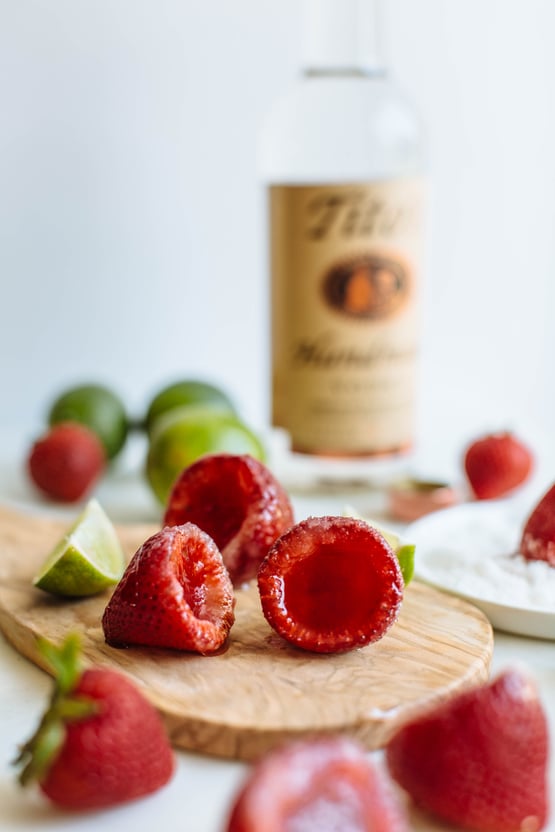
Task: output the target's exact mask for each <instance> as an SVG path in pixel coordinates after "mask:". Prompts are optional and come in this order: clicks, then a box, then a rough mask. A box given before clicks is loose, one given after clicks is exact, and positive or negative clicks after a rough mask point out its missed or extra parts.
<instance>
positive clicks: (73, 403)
mask: <svg viewBox="0 0 555 832" xmlns="http://www.w3.org/2000/svg"><path fill="white" fill-rule="evenodd" d="M48 421H49V424H50V425H56V424H59V422H81V424H83V425H86V426H87V427H88V428H90V429H91V430H92V431H93V432H94V433H96V435H97V436H98V438H99V439H100V441H101V442H102V444H103V445H104V449H105V451H106V455H107V456H108V458H109V459H113V458H114V457H115V456H116V455H117V454H118V453H119V451H120V450H121V449H122V448H123V445H124V443H125V440H126V438H127V432H128V430H129V422H128V419H127V416H126V413H125V408H124V406H123V404H122V402H121V401H120V399H119V398H118V396H116V394H115V393H113V392H112V391H111V390H109V389H108V388H107V387H104V386H102V385H100V384H83V385H81V386H80V387H72V388H71V389H69V390H66V391H65V392H63V393H62V394H61V395H60V396H58V398H57V399H56V400H55V402H54V403H53V405H52V406H51V408H50V413H49V415H48Z"/></svg>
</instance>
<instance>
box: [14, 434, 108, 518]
mask: <svg viewBox="0 0 555 832" xmlns="http://www.w3.org/2000/svg"><path fill="white" fill-rule="evenodd" d="M105 466H106V455H105V452H104V448H103V446H102V443H101V441H100V439H99V438H98V437H97V436H96V434H95V433H93V432H92V431H91V430H89V428H86V427H85V426H84V425H79V424H77V423H76V422H62V423H60V424H59V425H55V426H54V427H53V428H51V429H50V430H49V431H48V433H46V434H45V435H44V436H42V437H41V438H40V439H38V440H37V441H36V442H35V443H34V445H33V447H32V448H31V451H30V453H29V456H28V459H27V468H28V471H29V475H30V477H31V479H32V481H33V482H34V484H35V485H36V486H37V488H39V489H40V491H42V492H43V494H46V496H48V497H50V498H52V499H54V500H60V501H62V502H67V503H73V502H76V501H77V500H80V499H81V498H82V497H84V496H85V495H86V494H87V493H89V492H90V491H91V489H92V488H93V486H94V485H95V484H96V482H97V480H98V478H99V477H100V475H101V474H102V472H103V471H104V468H105Z"/></svg>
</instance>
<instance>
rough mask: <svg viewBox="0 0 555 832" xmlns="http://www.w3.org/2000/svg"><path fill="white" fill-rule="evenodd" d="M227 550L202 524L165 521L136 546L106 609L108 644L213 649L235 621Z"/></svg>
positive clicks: (198, 649) (205, 650)
mask: <svg viewBox="0 0 555 832" xmlns="http://www.w3.org/2000/svg"><path fill="white" fill-rule="evenodd" d="M234 605H235V598H234V595H233V586H232V584H231V581H230V578H229V575H228V573H227V570H226V568H225V566H224V564H223V561H222V556H221V554H220V552H219V550H218V548H217V547H216V544H215V543H214V541H213V540H212V539H211V538H210V537H209V536H208V535H207V534H206V533H205V532H203V531H202V530H201V529H199V528H198V526H195V525H194V524H193V523H185V524H184V525H182V526H172V527H169V526H166V527H165V528H163V529H162V530H161V531H159V532H158V533H157V534H155V535H153V536H152V537H149V539H148V540H147V541H145V543H143V545H142V546H141V547H140V548H139V549H138V550H137V552H135V554H134V556H133V558H132V560H131V562H130V563H129V565H128V567H127V569H126V570H125V572H124V574H123V577H122V578H121V580H120V582H119V584H118V585H117V586H116V588H115V590H114V593H113V595H112V597H111V599H110V601H109V602H108V606H107V607H106V609H105V610H104V615H103V618H102V626H103V628H104V635H105V637H106V641H107V642H108V644H111V645H112V646H114V647H122V646H127V645H130V644H137V645H145V646H151V647H171V648H174V649H176V650H191V651H194V652H197V653H202V654H207V653H214V652H215V651H216V650H218V649H219V648H220V647H221V646H222V645H223V643H224V642H225V640H226V638H227V635H228V633H229V630H230V628H231V625H232V624H233V621H234Z"/></svg>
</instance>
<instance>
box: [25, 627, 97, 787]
mask: <svg viewBox="0 0 555 832" xmlns="http://www.w3.org/2000/svg"><path fill="white" fill-rule="evenodd" d="M37 645H38V649H39V651H40V653H41V654H42V656H43V657H44V658H45V659H46V661H47V663H48V664H49V665H50V667H51V669H52V670H53V672H54V674H55V684H54V690H53V691H52V695H51V697H50V703H49V705H48V707H47V709H46V711H45V712H44V714H43V716H42V719H41V721H40V723H39V726H38V728H37V730H36V731H35V733H34V734H33V736H32V737H31V738H30V739H29V740H28V741H27V742H26V743H24V745H22V746H21V748H20V752H19V754H18V756H17V758H16V759H15V760H14V763H13V764H14V765H17V766H23V768H22V769H21V772H20V774H19V782H20V783H21V785H22V786H25V785H27V783H29V782H30V781H31V780H38V781H39V782H40V781H41V780H42V779H43V778H44V777H45V775H46V773H47V772H48V769H49V767H50V766H51V764H52V763H53V762H54V760H55V758H56V756H57V755H58V753H59V751H60V750H61V748H62V745H63V743H64V740H65V735H66V725H67V723H69V722H74V721H76V720H80V719H86V718H87V717H90V716H92V715H93V714H95V713H97V712H98V706H97V703H96V702H95V701H94V700H93V699H89V698H88V697H85V696H79V695H78V694H77V695H74V693H73V692H74V690H75V688H76V687H77V685H78V683H79V680H80V678H81V674H82V669H81V660H80V647H81V642H80V639H79V636H78V635H77V634H75V633H70V635H68V636H67V638H66V640H65V641H64V642H63V643H62V644H61V645H60V647H56V646H55V645H54V644H52V643H51V642H49V641H47V640H46V639H44V638H39V639H37Z"/></svg>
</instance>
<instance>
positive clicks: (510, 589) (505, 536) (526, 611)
mask: <svg viewBox="0 0 555 832" xmlns="http://www.w3.org/2000/svg"><path fill="white" fill-rule="evenodd" d="M530 511H531V507H526V509H525V511H524V512H523V510H522V506H519V505H517V504H516V503H514V502H511V501H506V502H502V501H499V502H491V503H490V502H482V503H465V504H463V505H460V506H456V507H455V508H451V509H445V510H443V511H438V512H435V513H433V514H429V515H427V516H426V517H423V518H422V519H421V520H417V521H416V522H415V523H412V524H411V525H410V526H408V528H407V529H406V532H405V533H404V535H403V536H404V537H405V538H406V539H407V540H410V541H411V542H413V543H415V544H416V557H415V560H416V563H415V574H416V576H417V577H418V578H419V579H420V580H422V581H424V582H425V583H427V584H430V585H431V586H435V587H436V588H438V589H442V590H444V591H446V592H449V593H451V594H453V595H457V596H458V597H460V598H464V599H466V600H467V601H470V602H471V603H473V604H474V605H475V606H477V607H478V608H479V609H481V610H482V611H483V612H484V613H485V614H486V615H487V616H488V618H489V620H490V622H491V624H492V626H493V627H495V628H496V629H498V630H504V631H506V632H509V633H517V634H518V635H525V636H533V637H535V638H546V639H555V568H553V567H550V566H548V565H547V564H546V563H544V562H539V561H535V562H532V561H524V559H523V558H522V557H521V556H520V555H518V554H514V553H515V552H517V550H518V545H519V541H520V535H521V532H522V527H523V524H524V522H525V520H526V517H527V515H528V514H529V513H530Z"/></svg>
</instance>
